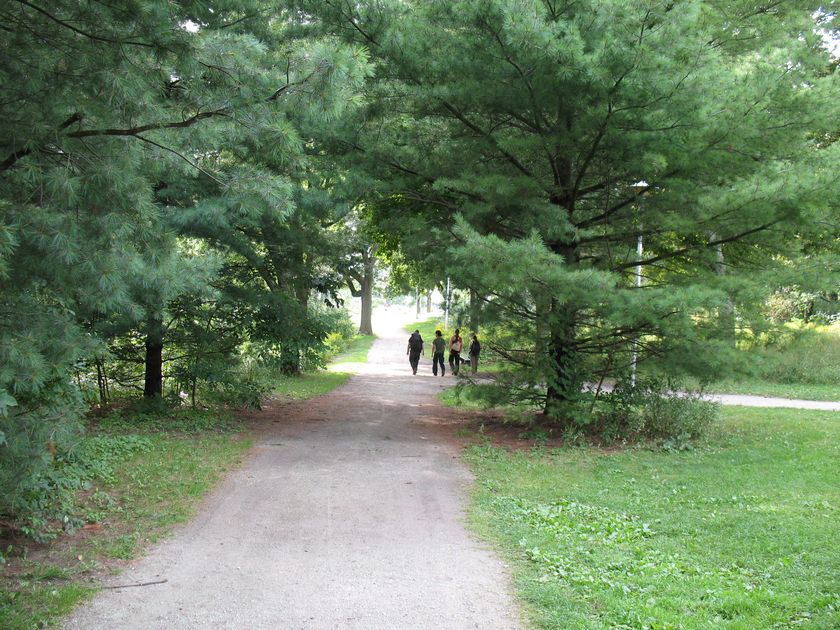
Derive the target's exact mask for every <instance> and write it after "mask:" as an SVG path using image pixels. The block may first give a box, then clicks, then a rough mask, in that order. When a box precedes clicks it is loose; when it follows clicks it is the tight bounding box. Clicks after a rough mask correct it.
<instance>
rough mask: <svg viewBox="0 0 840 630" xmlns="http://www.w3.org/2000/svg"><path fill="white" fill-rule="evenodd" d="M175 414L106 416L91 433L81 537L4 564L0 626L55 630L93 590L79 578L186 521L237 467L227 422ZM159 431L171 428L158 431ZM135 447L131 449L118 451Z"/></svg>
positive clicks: (242, 445) (237, 445) (243, 440)
mask: <svg viewBox="0 0 840 630" xmlns="http://www.w3.org/2000/svg"><path fill="white" fill-rule="evenodd" d="M207 413H208V412H196V413H195V414H192V415H196V417H197V418H198V420H196V421H195V422H189V421H187V420H186V419H185V417H186V416H190V415H191V414H189V413H178V414H176V415H175V417H173V418H171V422H170V423H169V424H167V423H166V422H165V420H166V419H164V421H161V422H158V421H153V420H151V419H149V418H140V419H138V421H137V422H136V423H134V424H132V423H131V418H128V417H126V416H124V415H117V414H115V415H114V416H113V417H111V418H106V419H104V420H102V421H101V422H99V423H98V424H97V425H96V426H95V427H92V429H91V434H90V435H89V437H87V438H85V439H86V440H90V441H91V445H92V446H93V447H94V448H90V449H88V451H86V452H87V453H89V457H96V458H99V459H100V461H99V462H89V464H90V469H91V470H94V471H96V472H97V473H98V474H95V475H94V476H93V478H92V481H91V482H90V487H89V488H88V490H87V491H86V492H85V493H84V496H83V498H82V500H81V501H80V502H79V505H78V507H77V513H76V514H74V515H73V520H74V521H77V522H78V525H79V526H82V525H84V526H85V527H86V529H83V531H85V532H86V535H81V536H76V537H72V538H65V539H59V540H58V541H56V542H55V543H54V544H52V545H50V546H49V547H46V548H43V547H35V548H33V551H32V553H29V554H28V555H25V556H24V557H22V558H21V557H16V556H14V554H10V555H11V556H13V557H10V558H9V559H8V566H7V567H6V571H5V572H4V573H3V574H2V575H0V619H2V620H3V621H2V623H0V627H9V628H38V627H50V626H56V625H57V624H58V623H59V621H60V618H61V617H62V616H64V615H66V614H67V613H69V612H70V611H71V610H72V609H73V607H74V606H75V605H77V604H78V603H79V602H81V601H83V600H84V599H86V598H88V597H90V596H91V595H92V594H93V593H94V592H95V591H96V589H95V588H91V586H90V585H89V583H88V582H87V581H84V580H83V578H84V573H86V572H87V571H89V570H91V569H96V568H97V567H100V566H102V564H103V563H105V562H107V561H109V560H112V559H120V560H127V559H131V558H135V557H137V556H138V555H140V554H142V551H143V549H144V548H145V547H146V546H147V545H148V544H149V543H152V542H155V541H157V540H159V539H160V538H161V537H163V536H165V535H166V534H167V533H168V532H169V531H170V530H171V528H172V526H173V525H176V524H178V523H183V522H185V521H187V520H189V519H190V518H191V517H192V516H193V515H194V514H195V512H196V509H197V508H198V505H199V503H200V502H201V499H202V498H203V497H204V495H205V494H206V493H207V492H209V491H210V490H211V489H212V488H213V487H214V485H215V484H216V482H217V481H218V479H219V478H220V477H221V475H222V474H224V473H225V472H226V471H227V470H229V469H231V468H234V467H236V466H238V465H239V462H240V461H241V459H242V457H243V455H244V453H245V452H246V451H247V450H248V448H249V447H250V445H251V441H250V439H248V438H247V437H246V436H245V435H244V434H243V433H242V432H241V429H239V428H238V426H236V425H235V424H234V423H232V422H231V421H230V419H229V418H227V417H223V418H220V419H219V422H218V425H217V426H215V427H210V426H208V425H207V422H208V420H207V418H206V417H205V416H206V414H207ZM161 426H168V428H169V429H171V430H162V429H161ZM127 444H128V445H131V444H134V445H136V444H142V446H143V448H142V450H141V452H137V449H133V450H132V449H128V448H126V445H127Z"/></svg>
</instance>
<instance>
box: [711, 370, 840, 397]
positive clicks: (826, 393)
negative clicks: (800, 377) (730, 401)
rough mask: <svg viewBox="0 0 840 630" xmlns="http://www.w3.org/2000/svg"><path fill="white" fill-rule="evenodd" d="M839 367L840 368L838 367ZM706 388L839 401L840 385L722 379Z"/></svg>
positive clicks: (731, 392)
mask: <svg viewBox="0 0 840 630" xmlns="http://www.w3.org/2000/svg"><path fill="white" fill-rule="evenodd" d="M838 369H840V368H838ZM706 390H707V391H709V392H713V393H716V394H748V395H751V396H770V397H775V398H794V399H800V400H823V401H829V402H832V401H840V385H824V384H823V385H820V384H811V383H770V382H767V381H759V380H755V381H752V380H750V381H739V382H736V381H722V382H718V383H712V384H711V385H708V386H707V387H706Z"/></svg>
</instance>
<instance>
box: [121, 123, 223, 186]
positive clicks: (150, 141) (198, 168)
mask: <svg viewBox="0 0 840 630" xmlns="http://www.w3.org/2000/svg"><path fill="white" fill-rule="evenodd" d="M137 139H138V140H142V141H143V142H147V143H148V144H151V145H153V146H156V147H158V148H159V149H163V150H164V151H169V152H170V153H173V154H175V155H177V156H178V157H179V158H181V159H182V160H184V162H186V163H187V164H189V165H190V166H192V167H193V168H194V169H196V170H197V171H198V172H199V173H202V174H203V175H206V176H207V177H209V178H210V179H212V180H213V181H214V182H216V183H217V184H218V185H219V186H224V185H225V183H224V182H223V181H221V180H220V179H217V178H216V177H214V176H213V175H212V174H211V173H210V172H208V171H206V170H204V169H203V168H201V167H200V166H199V165H198V164H196V163H195V162H193V161H192V160H190V159H189V158H188V157H187V156H186V155H184V154H183V153H179V152H178V151H176V150H175V149H172V148H170V147H165V146H163V145H162V144H158V143H157V142H155V141H154V140H149V139H148V138H145V137H143V136H141V135H139V134H137Z"/></svg>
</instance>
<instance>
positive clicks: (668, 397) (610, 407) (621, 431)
mask: <svg viewBox="0 0 840 630" xmlns="http://www.w3.org/2000/svg"><path fill="white" fill-rule="evenodd" d="M679 389H680V388H679V387H676V386H675V384H673V383H671V384H667V385H666V384H664V383H662V382H659V381H650V382H647V383H639V384H638V385H637V387H635V388H630V387H629V386H626V385H622V384H619V385H618V386H616V388H615V389H614V390H613V391H612V392H608V393H604V394H602V395H601V396H600V397H599V400H598V401H597V402H596V403H595V404H592V405H591V408H592V410H593V411H592V413H591V418H588V421H589V423H590V424H591V427H590V431H591V432H594V433H596V434H597V435H599V436H600V437H602V438H603V439H605V440H606V441H608V442H611V441H615V440H617V439H623V440H632V439H653V440H663V441H665V443H666V445H670V446H674V445H679V446H680V447H682V446H684V445H686V444H688V442H690V441H691V440H694V439H696V438H698V437H700V436H701V435H702V434H703V433H704V432H705V431H706V430H707V429H708V428H709V427H710V426H711V425H712V424H713V423H714V422H715V421H717V419H718V418H719V415H720V409H719V406H718V405H717V404H716V403H713V402H710V401H708V400H704V399H703V397H702V395H701V394H700V393H699V392H682V391H679Z"/></svg>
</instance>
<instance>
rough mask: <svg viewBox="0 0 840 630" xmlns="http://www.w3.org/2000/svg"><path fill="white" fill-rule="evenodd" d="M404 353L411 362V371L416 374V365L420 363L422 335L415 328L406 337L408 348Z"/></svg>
mask: <svg viewBox="0 0 840 630" xmlns="http://www.w3.org/2000/svg"><path fill="white" fill-rule="evenodd" d="M405 353H406V354H407V355H408V362H409V363H410V364H411V372H412V373H413V374H417V365H418V364H419V363H420V355H421V354H423V337H421V336H420V330H419V329H417V330H415V331H414V332H413V333H411V337H409V338H408V348H406V350H405Z"/></svg>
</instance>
